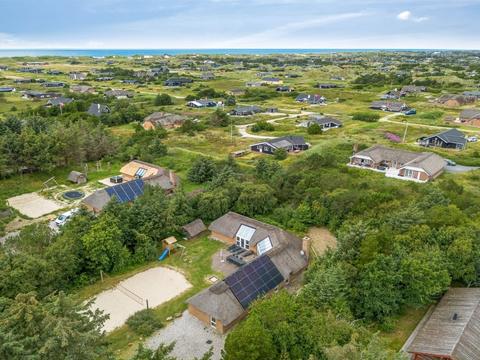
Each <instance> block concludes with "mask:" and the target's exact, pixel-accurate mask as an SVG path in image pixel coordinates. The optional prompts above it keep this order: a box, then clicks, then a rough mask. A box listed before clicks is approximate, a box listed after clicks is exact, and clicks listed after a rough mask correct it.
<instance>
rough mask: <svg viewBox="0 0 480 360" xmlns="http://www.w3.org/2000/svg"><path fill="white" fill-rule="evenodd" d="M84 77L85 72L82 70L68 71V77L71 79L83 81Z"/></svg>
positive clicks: (85, 76)
mask: <svg viewBox="0 0 480 360" xmlns="http://www.w3.org/2000/svg"><path fill="white" fill-rule="evenodd" d="M86 78H87V73H83V72H71V73H70V79H71V80H76V81H83V80H85V79H86Z"/></svg>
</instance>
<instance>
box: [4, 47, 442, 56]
mask: <svg viewBox="0 0 480 360" xmlns="http://www.w3.org/2000/svg"><path fill="white" fill-rule="evenodd" d="M385 51H389V52H398V51H402V52H406V51H408V52H416V51H420V52H423V51H428V52H436V51H447V50H433V49H15V50H13V49H12V50H6V49H0V57H25V56H31V57H42V56H65V57H82V56H86V57H99V58H102V57H109V56H135V55H140V56H149V55H150V56H158V55H170V56H175V55H275V54H278V55H280V54H334V53H359V52H385Z"/></svg>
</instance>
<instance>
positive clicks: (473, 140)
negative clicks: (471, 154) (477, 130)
mask: <svg viewBox="0 0 480 360" xmlns="http://www.w3.org/2000/svg"><path fill="white" fill-rule="evenodd" d="M467 141H468V142H477V141H478V137H476V136H469V137H468V138H467Z"/></svg>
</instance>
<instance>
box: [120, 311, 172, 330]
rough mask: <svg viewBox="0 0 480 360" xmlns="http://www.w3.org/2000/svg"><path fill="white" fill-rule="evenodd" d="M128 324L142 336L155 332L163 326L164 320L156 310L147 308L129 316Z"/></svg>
mask: <svg viewBox="0 0 480 360" xmlns="http://www.w3.org/2000/svg"><path fill="white" fill-rule="evenodd" d="M127 325H128V327H129V328H131V329H132V330H133V331H134V332H135V333H137V334H138V335H141V336H149V335H151V334H153V332H154V331H155V330H158V329H160V328H161V327H162V326H163V324H162V322H161V321H160V320H159V319H158V318H157V317H156V315H155V312H154V311H153V310H152V309H145V310H140V311H138V312H136V313H135V314H133V315H132V316H130V317H129V318H128V320H127Z"/></svg>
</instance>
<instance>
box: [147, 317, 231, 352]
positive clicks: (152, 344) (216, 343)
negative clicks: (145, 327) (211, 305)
mask: <svg viewBox="0 0 480 360" xmlns="http://www.w3.org/2000/svg"><path fill="white" fill-rule="evenodd" d="M173 341H175V348H174V349H173V352H172V354H171V355H172V356H175V357H177V358H178V359H179V360H192V359H193V358H195V357H197V358H200V357H202V356H203V354H205V353H206V352H207V351H208V350H209V349H210V347H212V346H213V357H212V360H220V359H221V351H222V349H223V345H224V344H225V336H224V335H220V334H218V333H217V332H215V331H214V330H213V329H211V328H209V327H208V326H206V325H205V324H203V323H202V322H201V321H200V320H198V319H197V318H195V317H193V316H192V315H190V314H189V313H188V311H187V310H185V312H184V313H183V314H182V316H181V317H179V318H177V319H175V320H173V321H172V322H171V323H170V324H169V325H167V326H166V327H165V328H163V329H161V330H159V331H158V332H156V333H155V334H154V335H153V336H151V337H150V338H149V339H147V341H146V343H145V344H146V346H147V347H148V348H150V349H156V348H158V346H159V345H160V344H162V343H163V344H170V343H171V342H173ZM207 341H208V342H210V343H207Z"/></svg>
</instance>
